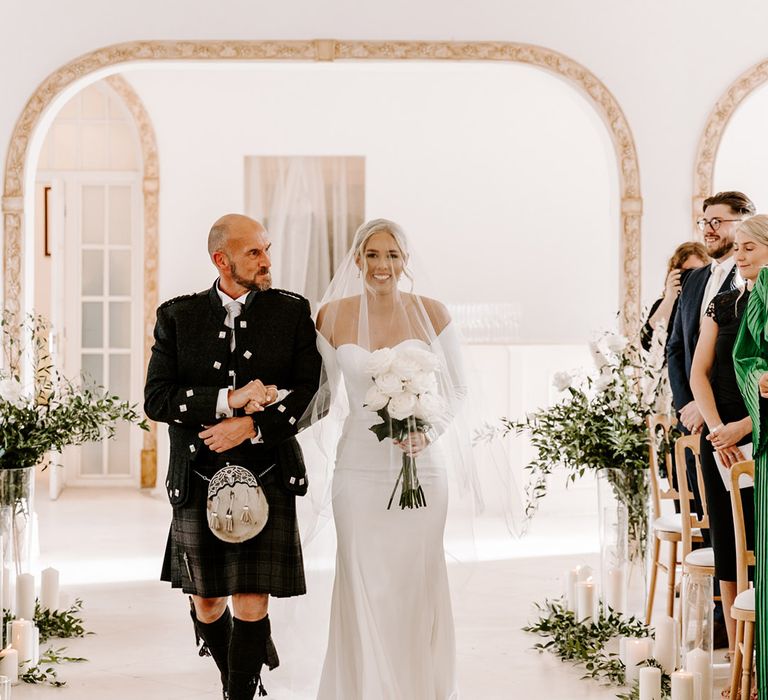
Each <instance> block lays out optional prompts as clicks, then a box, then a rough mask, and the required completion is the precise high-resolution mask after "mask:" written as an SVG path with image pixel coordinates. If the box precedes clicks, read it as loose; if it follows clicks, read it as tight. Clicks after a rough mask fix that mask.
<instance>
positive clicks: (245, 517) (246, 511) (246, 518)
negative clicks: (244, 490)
mask: <svg viewBox="0 0 768 700" xmlns="http://www.w3.org/2000/svg"><path fill="white" fill-rule="evenodd" d="M240 520H241V521H242V522H244V523H252V522H253V517H252V516H251V509H250V508H249V507H248V504H247V503H246V504H245V505H244V506H243V514H242V515H241V516H240Z"/></svg>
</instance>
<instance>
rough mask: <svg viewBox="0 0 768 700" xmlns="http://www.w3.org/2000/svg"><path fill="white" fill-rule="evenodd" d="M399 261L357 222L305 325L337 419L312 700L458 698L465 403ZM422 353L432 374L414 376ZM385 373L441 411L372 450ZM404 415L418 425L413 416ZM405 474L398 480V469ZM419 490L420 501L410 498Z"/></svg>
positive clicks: (454, 349)
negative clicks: (453, 533)
mask: <svg viewBox="0 0 768 700" xmlns="http://www.w3.org/2000/svg"><path fill="white" fill-rule="evenodd" d="M411 263H412V256H411V255H410V253H409V246H408V242H407V240H406V237H405V234H404V233H403V231H402V229H401V228H400V226H398V225H397V224H396V223H394V222H392V221H388V220H386V219H375V220H373V221H369V222H368V223H366V224H364V225H363V226H361V227H360V228H359V229H358V231H357V232H356V234H355V238H354V242H353V245H352V249H351V250H350V252H349V253H348V254H347V256H346V259H345V261H344V262H343V263H342V265H341V266H340V268H339V270H338V272H337V274H336V276H335V277H334V279H333V281H332V282H331V286H330V288H329V291H328V292H327V293H326V295H325V297H324V300H323V305H322V306H321V308H320V310H319V312H318V316H317V329H318V344H319V346H320V350H321V352H322V354H323V358H324V362H325V368H326V373H327V375H328V381H327V384H326V385H325V393H326V399H327V401H330V404H331V413H332V414H333V413H334V412H336V411H338V410H341V411H342V415H341V417H340V418H341V420H343V425H342V428H341V435H340V439H339V440H338V444H337V446H336V453H335V466H334V471H333V478H332V488H331V493H332V503H333V517H334V522H335V525H336V532H337V554H336V575H335V580H334V586H333V595H332V602H331V619H330V630H329V635H328V648H327V652H326V657H325V662H324V665H323V672H322V677H321V681H320V690H319V694H318V698H319V700H338V698H344V700H450V699H453V698H458V689H457V683H456V649H455V641H454V626H453V614H452V611H451V599H450V593H449V588H448V575H447V568H446V563H445V552H444V548H443V535H444V531H445V524H446V514H447V510H448V492H449V477H450V476H452V475H454V476H458V477H459V480H460V482H461V483H460V485H459V488H458V489H457V491H458V492H459V493H464V494H466V493H469V492H470V491H471V490H472V484H473V480H472V477H471V476H470V472H471V470H470V468H469V466H468V465H469V464H470V462H469V461H468V460H466V459H465V458H464V456H463V455H466V454H468V441H467V440H466V439H465V440H461V439H457V437H458V435H457V433H458V432H459V431H458V430H457V429H456V423H457V421H458V419H457V414H458V413H459V412H460V408H461V404H462V399H463V397H464V395H465V393H466V392H465V386H464V379H463V372H462V368H461V361H460V348H459V341H458V335H457V333H456V331H455V329H454V326H453V325H452V324H451V319H450V316H449V314H448V311H447V309H446V308H445V306H444V305H443V304H441V303H440V302H439V301H435V300H434V299H430V298H427V297H423V296H420V295H418V294H416V293H414V292H413V289H414V284H415V280H414V275H413V267H412V264H411ZM401 287H405V288H407V289H409V291H404V290H403V289H401ZM383 348H389V349H390V350H391V351H392V352H389V351H387V350H384V351H381V349H383ZM377 351H380V352H377ZM420 353H421V354H420ZM424 353H429V358H431V359H432V360H433V362H432V363H430V362H427V365H426V366H427V367H435V368H436V370H435V371H434V372H430V371H424V365H423V364H420V363H423V361H424V360H425V355H424ZM390 364H391V366H392V372H394V373H395V374H396V375H397V374H398V373H399V375H400V376H405V377H414V376H415V375H417V374H418V375H419V377H418V378H416V379H411V380H410V381H409V382H406V384H405V385H404V386H406V391H405V393H408V391H407V387H408V386H409V384H410V385H412V386H417V385H418V387H420V388H419V390H420V391H422V392H426V393H431V394H433V395H438V396H439V397H440V399H441V401H440V402H438V404H437V405H438V406H441V408H440V409H439V410H436V408H435V405H432V406H431V413H432V415H430V416H429V417H428V420H418V421H414V420H413V419H411V423H410V424H408V425H410V426H411V428H410V429H409V430H407V431H406V432H404V433H399V434H396V435H394V437H392V438H390V437H384V438H383V439H381V440H380V439H379V438H378V437H377V434H376V433H374V431H372V430H371V428H372V426H374V425H375V424H379V423H381V422H382V418H381V417H380V414H379V413H377V411H376V410H374V409H378V408H379V407H380V406H381V402H382V400H386V392H387V391H390V393H391V392H392V391H394V392H395V393H396V392H397V391H399V390H400V389H399V388H398V387H395V388H394V389H393V388H392V387H391V386H389V387H388V386H387V383H388V382H391V381H392V379H391V376H390V377H389V378H388V379H387V378H385V377H382V376H381V373H382V371H383V370H386V369H387V368H388V366H389V365H390ZM374 375H377V376H378V379H377V386H376V388H373V387H374V381H373V379H372V377H373V376H374ZM414 391H416V390H415V389H414ZM382 392H384V394H385V395H383V396H382ZM322 394H323V390H321V395H322ZM372 397H373V398H372ZM410 401H411V403H413V400H410ZM321 403H322V400H321ZM401 403H402V402H401ZM405 403H406V404H408V400H406V401H405ZM425 403H426V401H425ZM340 405H343V408H342V409H339V406H340ZM417 405H418V404H417ZM391 406H394V404H391ZM326 409H327V405H326ZM406 412H407V410H406ZM392 413H395V410H394V408H392ZM416 415H417V417H421V418H424V416H425V415H426V414H425V413H423V412H422V413H421V414H420V413H419V409H418V408H416ZM384 422H385V423H386V422H387V421H386V420H385V421H384ZM467 436H468V434H467ZM467 436H465V437H467ZM404 455H405V456H406V459H404ZM410 458H413V460H411V459H410ZM414 463H415V471H416V473H415V475H413V478H412V480H410V479H409V478H408V475H407V474H406V473H404V471H405V469H406V466H408V465H411V464H414ZM464 465H467V466H464ZM408 486H411V487H413V489H414V491H409V489H408V488H407V487H408ZM418 487H420V489H419V492H420V493H421V494H422V495H423V498H422V497H419V496H416V497H414V493H415V492H416V489H417V488H418ZM451 489H452V498H453V484H452V485H451ZM404 490H405V492H406V493H405V494H404ZM409 494H410V498H409Z"/></svg>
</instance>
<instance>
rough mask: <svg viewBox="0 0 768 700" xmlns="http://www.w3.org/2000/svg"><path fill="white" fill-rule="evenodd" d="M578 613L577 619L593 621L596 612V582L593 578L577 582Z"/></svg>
mask: <svg viewBox="0 0 768 700" xmlns="http://www.w3.org/2000/svg"><path fill="white" fill-rule="evenodd" d="M576 591H577V600H578V613H577V615H576V617H577V619H578V620H579V621H581V622H592V617H593V616H594V614H595V592H596V590H595V584H594V583H593V582H592V580H591V579H590V580H588V581H579V582H578V583H577V584H576Z"/></svg>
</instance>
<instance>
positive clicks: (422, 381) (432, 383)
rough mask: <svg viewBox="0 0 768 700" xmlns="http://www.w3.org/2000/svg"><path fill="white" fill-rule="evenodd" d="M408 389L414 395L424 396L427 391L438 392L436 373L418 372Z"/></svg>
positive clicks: (409, 383)
mask: <svg viewBox="0 0 768 700" xmlns="http://www.w3.org/2000/svg"><path fill="white" fill-rule="evenodd" d="M408 388H409V389H410V390H411V391H412V392H413V393H414V394H419V395H421V394H423V393H425V392H427V391H436V390H437V377H435V374H434V372H418V373H417V374H415V375H414V376H413V377H412V378H411V380H410V381H409V382H408Z"/></svg>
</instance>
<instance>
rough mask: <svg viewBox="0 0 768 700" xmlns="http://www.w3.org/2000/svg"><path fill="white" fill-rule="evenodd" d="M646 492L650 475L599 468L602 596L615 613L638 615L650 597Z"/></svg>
mask: <svg viewBox="0 0 768 700" xmlns="http://www.w3.org/2000/svg"><path fill="white" fill-rule="evenodd" d="M635 489H637V490H638V491H639V492H640V493H638V494H635V493H634V491H635ZM646 493H647V475H637V474H635V475H631V476H630V478H628V475H627V473H626V471H624V470H621V469H599V470H598V471H597V502H598V524H599V528H600V586H601V599H602V601H603V603H604V604H605V605H606V606H608V607H610V608H612V609H613V610H615V611H616V612H618V613H621V614H624V615H635V616H637V617H641V616H642V615H643V613H644V611H645V603H646V598H647V566H646V546H645V544H646V542H645V538H646V537H647V522H646V519H647V499H646V498H645V494H646ZM620 495H621V497H619V496H620Z"/></svg>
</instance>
